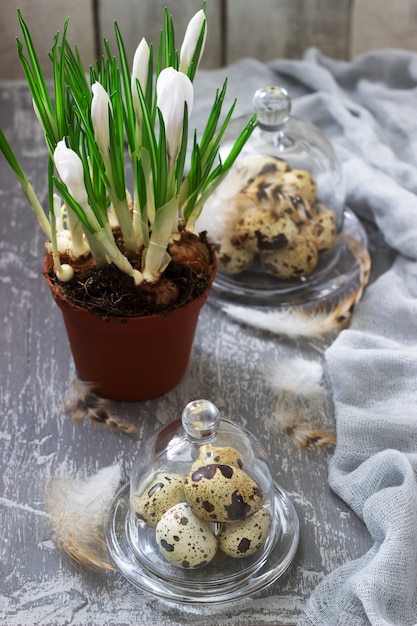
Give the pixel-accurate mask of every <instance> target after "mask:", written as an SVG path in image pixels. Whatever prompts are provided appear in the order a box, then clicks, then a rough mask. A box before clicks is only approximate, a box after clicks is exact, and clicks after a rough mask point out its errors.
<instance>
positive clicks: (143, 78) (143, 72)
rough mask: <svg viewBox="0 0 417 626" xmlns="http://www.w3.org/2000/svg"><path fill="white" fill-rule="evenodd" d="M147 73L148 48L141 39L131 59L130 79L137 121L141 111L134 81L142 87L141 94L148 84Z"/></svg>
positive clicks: (144, 40) (143, 39) (140, 116)
mask: <svg viewBox="0 0 417 626" xmlns="http://www.w3.org/2000/svg"><path fill="white" fill-rule="evenodd" d="M148 71H149V46H148V43H147V41H146V39H145V37H143V38H142V40H141V42H140V44H139V45H138V47H137V48H136V52H135V54H134V57H133V66H132V78H131V90H132V97H133V106H134V107H135V111H136V115H137V116H138V119H139V120H140V119H142V109H141V106H140V103H139V96H138V89H137V84H136V81H139V84H140V86H141V87H142V91H143V93H145V91H146V83H147V82H148Z"/></svg>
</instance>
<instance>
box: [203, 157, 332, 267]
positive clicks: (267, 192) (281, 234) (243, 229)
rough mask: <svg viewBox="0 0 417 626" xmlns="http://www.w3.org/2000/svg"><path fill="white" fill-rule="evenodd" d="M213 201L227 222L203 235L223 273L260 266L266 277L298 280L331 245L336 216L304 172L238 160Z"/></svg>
mask: <svg viewBox="0 0 417 626" xmlns="http://www.w3.org/2000/svg"><path fill="white" fill-rule="evenodd" d="M221 188H223V189H221ZM213 202H214V203H215V204H216V205H217V206H216V207H215V210H217V212H219V209H222V210H221V211H220V214H221V215H222V216H223V215H226V217H225V218H224V222H223V223H222V225H221V228H218V229H217V232H214V231H213V232H211V228H213V226H212V224H209V223H208V224H207V231H208V233H209V235H210V236H211V238H212V239H213V241H214V245H215V248H216V251H217V256H218V266H219V269H220V270H221V271H223V272H225V273H228V274H240V273H242V272H244V271H245V270H248V269H249V268H251V266H253V264H254V263H258V262H260V265H261V268H262V271H263V272H265V273H266V274H268V275H271V276H274V277H276V278H279V279H293V278H300V277H302V276H306V275H308V274H310V273H311V272H312V271H313V270H314V268H315V267H316V265H317V263H318V260H319V255H320V254H322V253H323V252H327V251H329V250H331V249H332V247H333V245H334V243H335V239H336V230H337V228H336V220H335V215H334V213H333V211H331V210H329V209H328V208H326V207H325V206H324V205H323V204H321V203H320V202H319V201H318V199H317V184H316V181H315V179H314V178H313V176H312V175H311V173H310V172H308V171H307V170H303V169H291V167H290V166H289V164H288V163H287V161H285V160H284V159H279V158H276V157H272V156H264V155H258V154H253V155H248V156H245V157H242V158H241V159H240V160H239V161H237V163H236V165H235V167H234V169H233V170H232V172H231V174H229V176H228V178H227V179H226V180H225V181H224V182H223V183H222V185H221V186H220V188H219V190H218V194H217V196H216V195H214V198H213ZM219 204H220V205H223V207H221V206H220V207H219V206H218V205H219ZM205 211H206V209H205ZM207 214H208V216H209V211H207ZM209 219H211V218H210V217H209ZM214 219H216V218H214ZM222 219H223V218H222ZM203 227H204V224H203Z"/></svg>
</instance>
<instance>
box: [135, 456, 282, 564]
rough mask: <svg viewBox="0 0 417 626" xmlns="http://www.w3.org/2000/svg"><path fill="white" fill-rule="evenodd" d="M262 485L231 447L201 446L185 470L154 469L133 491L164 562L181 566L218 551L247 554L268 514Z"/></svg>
mask: <svg viewBox="0 0 417 626" xmlns="http://www.w3.org/2000/svg"><path fill="white" fill-rule="evenodd" d="M265 500H266V496H265V494H264V492H263V490H262V488H261V487H260V486H259V485H258V484H257V483H256V482H255V481H254V480H253V478H251V476H249V474H248V473H246V472H245V470H244V464H243V461H242V456H241V455H240V454H239V452H238V451H237V450H235V449H234V448H231V447H213V446H211V445H210V444H206V445H203V446H201V448H200V453H199V456H198V458H197V459H196V461H195V462H194V463H193V465H192V467H191V470H190V472H189V474H188V475H186V476H183V475H181V474H176V473H159V474H158V475H157V476H156V478H155V479H154V480H153V481H152V482H151V483H150V484H148V485H147V486H146V488H145V490H144V491H143V493H141V494H140V495H139V496H136V498H135V503H134V509H135V514H136V516H137V517H138V518H139V519H140V520H142V523H144V524H146V526H148V527H149V528H151V529H155V537H156V543H157V546H158V548H159V550H160V552H161V554H162V555H163V556H164V557H165V559H166V560H167V561H169V562H170V563H172V564H173V565H175V566H177V567H181V568H184V569H195V568H198V567H203V566H205V565H207V564H208V563H210V562H211V561H212V560H213V559H214V557H215V556H216V554H217V552H218V551H219V550H220V551H222V552H223V553H224V554H226V555H227V556H228V557H232V558H235V559H240V558H244V557H248V556H251V555H253V554H255V552H256V551H257V550H258V549H259V548H260V547H261V546H262V545H263V544H264V542H265V541H266V539H267V537H268V535H269V531H270V527H271V515H270V512H269V509H268V508H267V507H266V506H264V505H265Z"/></svg>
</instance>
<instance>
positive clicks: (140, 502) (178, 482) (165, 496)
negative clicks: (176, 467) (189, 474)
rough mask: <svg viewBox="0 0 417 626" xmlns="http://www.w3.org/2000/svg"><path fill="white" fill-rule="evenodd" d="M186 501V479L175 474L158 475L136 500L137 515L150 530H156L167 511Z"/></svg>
mask: <svg viewBox="0 0 417 626" xmlns="http://www.w3.org/2000/svg"><path fill="white" fill-rule="evenodd" d="M184 500H185V494H184V477H183V476H181V475H180V474H173V473H166V474H158V475H157V477H156V478H155V480H153V481H152V482H151V484H150V485H148V486H147V487H146V489H145V491H144V492H143V493H142V494H141V495H140V496H137V497H136V498H135V513H136V515H137V516H138V517H139V518H140V519H142V520H143V521H144V522H146V525H147V526H149V528H155V527H156V525H157V523H158V521H159V520H160V518H161V517H162V515H163V514H164V513H165V511H167V510H168V509H169V508H170V507H171V506H172V505H174V504H177V503H178V502H184Z"/></svg>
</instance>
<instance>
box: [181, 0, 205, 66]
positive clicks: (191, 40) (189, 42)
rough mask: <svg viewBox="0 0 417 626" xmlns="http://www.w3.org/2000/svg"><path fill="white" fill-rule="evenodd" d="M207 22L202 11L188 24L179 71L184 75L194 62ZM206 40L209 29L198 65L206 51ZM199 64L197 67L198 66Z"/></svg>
mask: <svg viewBox="0 0 417 626" xmlns="http://www.w3.org/2000/svg"><path fill="white" fill-rule="evenodd" d="M205 21H206V16H205V13H204V11H203V9H200V11H197V13H196V14H195V15H194V17H192V18H191V20H190V21H189V22H188V26H187V30H186V31H185V35H184V41H183V42H182V46H181V50H180V67H179V70H180V72H184V74H187V72H188V68H189V66H190V63H191V61H192V60H193V56H194V52H195V49H196V47H197V42H198V38H199V37H200V33H201V29H202V27H203V24H204V22H205ZM206 38H207V28H206V29H205V31H204V39H203V45H202V46H201V51H200V56H199V58H198V63H199V62H200V59H201V56H202V54H203V51H204V46H205V43H206ZM198 63H197V66H198Z"/></svg>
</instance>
